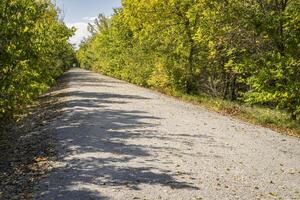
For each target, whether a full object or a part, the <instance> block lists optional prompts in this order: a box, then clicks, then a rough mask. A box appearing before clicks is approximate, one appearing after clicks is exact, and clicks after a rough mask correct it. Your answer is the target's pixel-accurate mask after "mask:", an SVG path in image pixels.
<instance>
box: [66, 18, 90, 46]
mask: <svg viewBox="0 0 300 200" xmlns="http://www.w3.org/2000/svg"><path fill="white" fill-rule="evenodd" d="M67 26H68V27H75V28H76V29H77V30H76V33H75V35H74V36H73V37H72V38H70V42H71V43H72V44H75V46H76V47H78V46H79V44H80V42H81V41H82V40H83V39H84V38H86V37H89V36H90V35H91V34H90V32H89V31H88V30H87V27H88V23H85V22H77V23H67Z"/></svg>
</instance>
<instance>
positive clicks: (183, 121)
mask: <svg viewBox="0 0 300 200" xmlns="http://www.w3.org/2000/svg"><path fill="white" fill-rule="evenodd" d="M64 80H65V81H66V82H67V83H68V87H67V88H65V89H61V90H58V91H55V92H53V93H52V95H53V96H56V97H59V98H60V99H61V101H62V103H63V105H64V107H63V110H62V111H63V114H62V115H61V116H60V117H59V118H57V120H55V121H53V122H52V123H51V124H50V125H49V126H52V127H54V128H55V134H56V137H57V140H58V142H59V144H58V145H57V149H58V159H57V161H56V162H54V163H53V169H52V171H51V172H50V173H49V175H48V177H46V178H44V179H43V180H42V181H41V182H40V183H39V184H37V186H36V189H35V190H36V192H35V194H36V195H35V199H39V200H44V199H45V200H50V199H63V200H65V199H71V200H77V199H80V200H81V199H112V200H113V199H120V200H127V199H142V200H155V199H170V200H177V199H178V200H179V199H182V200H190V199H195V200H197V199H208V200H211V199H300V140H299V139H298V138H294V137H290V136H285V135H281V134H279V133H276V132H274V131H271V130H269V129H266V128H261V127H258V126H255V125H250V124H248V123H245V122H242V121H239V120H236V119H232V118H230V117H225V116H222V115H220V114H217V113H214V112H210V111H207V110H205V109H203V108H201V107H198V106H195V105H191V104H189V103H184V102H181V101H179V100H176V99H173V98H170V97H167V96H165V95H162V94H159V93H156V92H153V91H151V90H148V89H144V88H141V87H137V86H134V85H132V84H128V83H126V82H123V81H119V80H116V79H113V78H109V77H106V76H103V75H99V74H96V73H92V72H89V71H86V70H82V69H72V70H70V71H69V72H67V73H66V75H65V79H64Z"/></svg>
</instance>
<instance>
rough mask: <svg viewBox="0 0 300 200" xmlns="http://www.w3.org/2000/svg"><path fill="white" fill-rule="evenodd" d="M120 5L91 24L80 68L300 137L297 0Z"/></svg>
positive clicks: (169, 0) (133, 1)
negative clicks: (108, 14) (110, 14)
mask: <svg viewBox="0 0 300 200" xmlns="http://www.w3.org/2000/svg"><path fill="white" fill-rule="evenodd" d="M122 4H123V6H122V8H119V9H116V10H115V12H114V15H113V16H112V17H105V16H104V15H101V14H100V15H99V17H98V19H96V20H95V22H94V23H92V24H90V25H89V31H90V32H91V33H92V36H91V37H89V38H87V39H86V40H85V41H84V42H82V44H81V45H80V49H79V51H78V52H77V59H78V61H79V62H80V64H81V66H82V67H83V68H87V69H91V70H93V71H96V72H101V73H104V74H106V75H109V76H113V77H116V78H119V79H123V80H126V81H129V82H132V83H134V84H137V85H141V86H145V87H149V88H153V89H156V90H158V91H161V92H164V93H166V94H170V95H173V96H176V97H180V98H182V99H185V100H188V101H192V102H196V103H197V104H199V103H200V104H202V105H205V106H206V107H208V108H210V109H213V110H216V111H219V112H221V113H224V114H229V115H232V116H236V117H239V118H242V119H244V120H247V121H250V122H252V123H256V124H261V125H264V126H268V127H271V128H274V129H276V130H281V131H284V132H289V133H292V134H296V135H297V134H298V135H299V132H300V127H299V124H300V122H299V115H300V1H299V0H278V1H275V0H222V1H215V0H213V1H211V0H164V1H161V0H153V1H146V0H123V1H122Z"/></svg>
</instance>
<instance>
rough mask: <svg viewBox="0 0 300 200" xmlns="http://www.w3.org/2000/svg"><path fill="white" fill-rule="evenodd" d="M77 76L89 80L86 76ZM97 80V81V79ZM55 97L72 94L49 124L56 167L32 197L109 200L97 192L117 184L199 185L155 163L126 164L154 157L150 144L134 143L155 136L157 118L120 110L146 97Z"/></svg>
mask: <svg viewBox="0 0 300 200" xmlns="http://www.w3.org/2000/svg"><path fill="white" fill-rule="evenodd" d="M69 76H70V77H69V78H71V79H72V80H73V81H74V80H75V83H76V80H78V78H79V77H80V76H84V75H82V74H81V75H80V76H79V75H76V74H75V76H76V77H77V78H76V79H74V78H73V75H72V74H71V75H69ZM67 78H68V77H67ZM82 79H84V80H85V84H89V83H88V81H87V79H85V78H82ZM92 81H94V80H92ZM98 82H100V84H101V79H99V80H98ZM98 82H96V84H98ZM108 84H109V83H108ZM58 93H59V92H58ZM56 96H57V97H75V98H73V99H72V98H71V99H70V100H67V101H65V102H63V104H64V113H63V116H61V117H60V120H57V121H55V122H53V124H52V125H53V126H55V129H56V132H57V137H58V140H59V141H60V144H59V147H58V149H59V150H58V153H59V158H58V161H60V162H61V166H56V167H55V169H54V170H53V171H52V172H51V173H50V174H49V177H48V178H47V179H45V180H44V181H43V182H42V183H41V184H40V196H39V197H38V198H37V199H108V198H107V197H103V196H102V195H101V191H103V190H106V191H107V190H112V189H113V188H116V187H121V188H127V189H130V190H140V189H141V188H140V186H141V185H142V184H143V185H145V184H146V185H160V186H164V187H170V188H173V189H191V190H196V189H198V188H197V187H195V186H194V185H193V184H191V183H188V182H183V181H179V180H177V179H176V177H175V174H172V173H171V172H166V171H165V170H163V169H160V168H159V167H155V166H150V165H146V164H145V163H144V164H143V163H140V165H139V166H133V165H132V164H129V163H130V162H131V161H135V160H136V159H140V160H141V159H143V158H145V159H146V158H147V157H149V158H151V159H152V158H153V157H155V155H152V154H153V152H152V151H151V149H149V147H146V146H145V145H141V144H139V143H136V142H135V141H136V140H139V141H141V140H147V139H149V137H155V136H156V135H157V136H158V137H157V139H159V140H160V138H159V134H158V133H157V132H156V128H155V127H157V126H158V124H159V120H160V118H157V117H155V116H151V115H150V114H149V113H147V112H143V111H139V110H128V107H127V109H126V110H124V109H120V108H122V105H124V104H128V103H132V101H135V100H145V101H146V100H151V99H149V98H145V97H142V96H138V95H120V94H113V93H98V92H85V91H72V92H66V93H64V92H60V93H59V94H56ZM165 139H166V138H162V140H165ZM161 148H162V149H163V147H161ZM156 150H158V149H156Z"/></svg>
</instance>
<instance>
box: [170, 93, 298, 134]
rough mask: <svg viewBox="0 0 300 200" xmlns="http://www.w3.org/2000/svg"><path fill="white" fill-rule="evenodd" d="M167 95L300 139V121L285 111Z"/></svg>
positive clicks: (172, 94) (196, 96)
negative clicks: (291, 117)
mask: <svg viewBox="0 0 300 200" xmlns="http://www.w3.org/2000/svg"><path fill="white" fill-rule="evenodd" d="M167 95H169V96H173V97H176V98H178V99H181V100H183V101H186V102H190V103H193V104H196V105H200V106H203V107H205V108H207V109H208V110H212V111H215V112H218V113H220V114H222V115H226V116H231V117H234V118H238V119H240V120H243V121H246V122H249V123H252V124H256V125H260V126H263V127H266V128H270V129H272V130H274V131H277V132H280V133H284V134H288V135H292V136H296V137H300V121H299V120H298V121H293V120H291V119H290V115H289V114H288V113H285V112H284V111H279V110H276V109H271V108H266V107H259V106H248V105H245V104H240V103H237V102H231V101H226V100H221V99H217V98H213V97H207V96H201V95H187V94H182V93H174V92H173V93H167Z"/></svg>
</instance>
